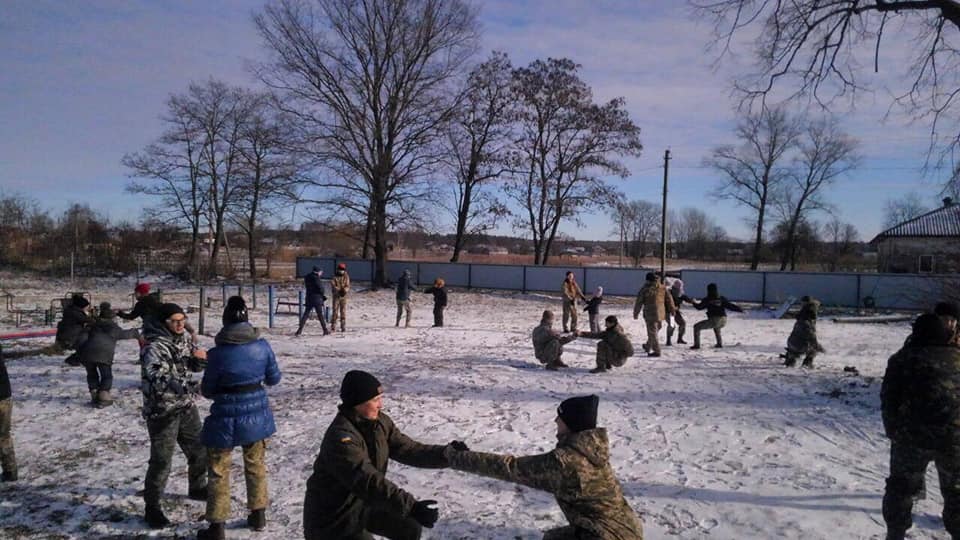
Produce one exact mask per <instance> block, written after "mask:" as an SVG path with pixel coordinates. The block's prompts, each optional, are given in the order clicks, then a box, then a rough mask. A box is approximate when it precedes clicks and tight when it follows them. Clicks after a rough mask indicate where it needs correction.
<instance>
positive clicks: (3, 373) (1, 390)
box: [0, 349, 13, 400]
mask: <svg viewBox="0 0 960 540" xmlns="http://www.w3.org/2000/svg"><path fill="white" fill-rule="evenodd" d="M12 395H13V393H12V392H11V391H10V376H9V375H7V365H6V364H5V363H3V349H0V400H3V399H9V398H10V396H12Z"/></svg>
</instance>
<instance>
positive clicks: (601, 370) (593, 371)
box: [590, 366, 607, 373]
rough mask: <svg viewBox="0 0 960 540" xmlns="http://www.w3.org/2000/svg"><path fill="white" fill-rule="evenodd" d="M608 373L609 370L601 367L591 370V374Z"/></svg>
mask: <svg viewBox="0 0 960 540" xmlns="http://www.w3.org/2000/svg"><path fill="white" fill-rule="evenodd" d="M606 372H607V368H605V367H599V366H597V367H595V368H593V369H591V370H590V373H606Z"/></svg>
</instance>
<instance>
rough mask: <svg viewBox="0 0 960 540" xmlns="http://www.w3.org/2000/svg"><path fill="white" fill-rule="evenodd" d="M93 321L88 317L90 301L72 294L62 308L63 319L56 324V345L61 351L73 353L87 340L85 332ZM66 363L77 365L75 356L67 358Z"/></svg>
mask: <svg viewBox="0 0 960 540" xmlns="http://www.w3.org/2000/svg"><path fill="white" fill-rule="evenodd" d="M93 322H94V319H93V317H91V316H90V301H89V300H87V299H86V298H84V297H83V295H81V294H74V295H73V296H72V297H71V298H70V303H69V304H67V305H66V306H64V308H63V318H62V319H60V322H59V323H57V337H56V338H55V339H56V343H57V345H59V346H60V347H61V348H62V349H64V350H67V351H74V350H76V349H78V348H79V347H80V345H82V344H83V342H84V341H86V339H87V332H88V331H89V329H90V326H91V325H92V324H93ZM66 361H67V363H68V364H70V365H73V366H76V365H79V363H78V361H77V355H76V354H71V355H70V356H68V357H67V360H66Z"/></svg>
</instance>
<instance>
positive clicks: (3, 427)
mask: <svg viewBox="0 0 960 540" xmlns="http://www.w3.org/2000/svg"><path fill="white" fill-rule="evenodd" d="M12 412H13V393H12V392H11V391H10V376H9V375H7V365H6V364H5V363H4V362H3V349H2V348H0V469H3V472H2V473H0V481H2V482H15V481H16V480H17V456H16V454H15V453H14V452H13V437H12V436H11V435H10V427H11V426H12V425H13V424H12V422H11V419H10V415H11V413H12Z"/></svg>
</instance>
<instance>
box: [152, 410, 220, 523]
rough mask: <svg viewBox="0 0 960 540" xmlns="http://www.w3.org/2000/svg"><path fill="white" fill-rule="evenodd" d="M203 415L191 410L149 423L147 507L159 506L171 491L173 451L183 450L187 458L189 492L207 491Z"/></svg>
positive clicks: (178, 412) (155, 419)
mask: <svg viewBox="0 0 960 540" xmlns="http://www.w3.org/2000/svg"><path fill="white" fill-rule="evenodd" d="M200 429H201V424H200V413H199V412H197V407H196V406H195V405H194V406H191V407H189V408H187V409H183V410H181V411H176V412H173V413H170V414H168V415H167V416H163V417H161V418H151V419H148V420H147V431H148V432H149V433H150V461H149V462H148V464H147V475H146V478H144V488H143V500H144V502H145V503H146V504H147V506H159V505H160V498H161V497H162V496H163V492H164V490H165V489H166V487H167V478H168V477H169V476H170V465H171V462H172V461H173V448H174V446H175V445H180V449H181V450H182V451H183V453H184V455H185V456H186V457H187V478H188V479H189V490H190V491H196V490H199V489H203V488H204V486H206V484H207V453H206V452H205V451H204V448H203V445H202V444H200Z"/></svg>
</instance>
